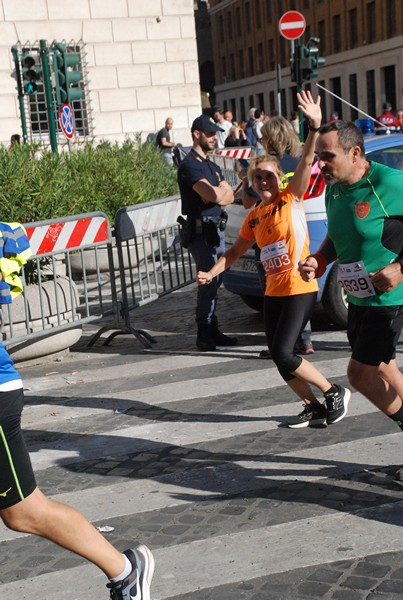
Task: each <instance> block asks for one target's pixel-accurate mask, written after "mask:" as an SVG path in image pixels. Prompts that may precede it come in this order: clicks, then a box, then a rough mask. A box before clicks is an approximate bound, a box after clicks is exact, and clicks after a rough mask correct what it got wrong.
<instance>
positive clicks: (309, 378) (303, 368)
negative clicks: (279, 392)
mask: <svg viewBox="0 0 403 600" xmlns="http://www.w3.org/2000/svg"><path fill="white" fill-rule="evenodd" d="M293 375H295V377H298V379H300V380H302V381H303V382H305V383H306V384H310V385H314V386H315V387H317V388H318V389H319V390H320V391H321V392H322V394H324V393H325V392H327V391H328V390H329V389H330V388H331V387H332V384H331V383H330V381H329V380H328V379H326V377H324V376H323V375H322V373H320V371H318V369H317V368H316V367H314V365H313V364H312V363H310V362H308V361H307V360H305V359H304V358H303V359H302V363H301V364H300V366H299V367H298V369H296V370H295V371H294V372H293ZM290 387H291V386H290ZM296 393H297V394H298V392H296ZM298 395H299V394H298Z"/></svg>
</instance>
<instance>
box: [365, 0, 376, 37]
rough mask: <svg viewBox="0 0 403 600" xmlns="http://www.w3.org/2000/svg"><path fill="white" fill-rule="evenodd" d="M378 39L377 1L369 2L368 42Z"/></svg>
mask: <svg viewBox="0 0 403 600" xmlns="http://www.w3.org/2000/svg"><path fill="white" fill-rule="evenodd" d="M375 41H376V13H375V2H369V4H367V44H372V43H373V42H375Z"/></svg>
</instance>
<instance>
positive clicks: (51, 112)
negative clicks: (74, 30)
mask: <svg viewBox="0 0 403 600" xmlns="http://www.w3.org/2000/svg"><path fill="white" fill-rule="evenodd" d="M39 47H40V56H41V65H42V73H43V87H44V88H45V97H46V110H47V113H48V125H49V139H50V146H51V148H52V152H55V154H57V134H56V114H55V109H54V103H53V94H52V86H51V83H50V67H49V49H48V47H47V45H46V40H39Z"/></svg>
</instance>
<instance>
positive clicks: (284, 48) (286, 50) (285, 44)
mask: <svg viewBox="0 0 403 600" xmlns="http://www.w3.org/2000/svg"><path fill="white" fill-rule="evenodd" d="M279 47H280V60H279V63H280V65H281V66H282V67H285V66H288V65H289V59H290V43H289V41H288V40H286V39H285V38H283V37H282V36H280V38H279Z"/></svg>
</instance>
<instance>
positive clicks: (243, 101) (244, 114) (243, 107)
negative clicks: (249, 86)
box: [240, 96, 246, 121]
mask: <svg viewBox="0 0 403 600" xmlns="http://www.w3.org/2000/svg"><path fill="white" fill-rule="evenodd" d="M240 106H241V120H242V121H245V120H246V112H245V98H244V97H243V96H242V98H241V100H240Z"/></svg>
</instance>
